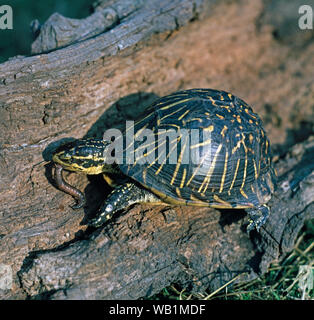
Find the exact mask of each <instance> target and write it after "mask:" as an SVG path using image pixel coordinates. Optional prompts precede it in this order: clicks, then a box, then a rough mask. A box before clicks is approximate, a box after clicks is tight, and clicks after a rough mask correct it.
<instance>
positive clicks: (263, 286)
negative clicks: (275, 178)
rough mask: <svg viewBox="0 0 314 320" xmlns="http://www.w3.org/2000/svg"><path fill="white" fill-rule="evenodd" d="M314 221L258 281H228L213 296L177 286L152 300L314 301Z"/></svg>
mask: <svg viewBox="0 0 314 320" xmlns="http://www.w3.org/2000/svg"><path fill="white" fill-rule="evenodd" d="M313 239H314V221H308V222H307V223H306V224H305V226H304V227H303V229H302V230H301V232H300V234H299V237H298V239H297V241H296V243H295V246H294V248H293V250H292V251H291V252H290V253H289V254H287V256H286V257H285V258H284V259H283V260H282V261H281V262H280V263H274V264H272V265H271V266H270V267H269V269H268V272H267V273H265V274H264V275H263V276H261V277H260V278H257V279H255V280H253V281H250V282H246V283H243V282H242V283H233V282H235V280H236V278H237V277H235V278H233V279H232V280H231V281H229V285H227V286H226V285H224V286H222V287H221V288H219V289H217V290H215V291H214V292H209V291H208V292H203V293H196V294H195V293H191V292H188V291H187V290H186V289H184V288H180V287H179V286H178V285H175V284H174V285H171V286H169V287H167V288H164V289H163V290H162V291H161V292H160V293H158V294H156V295H154V296H153V297H151V299H156V300H203V299H205V300H211V299H220V300H313V299H314V290H313V286H314V241H313Z"/></svg>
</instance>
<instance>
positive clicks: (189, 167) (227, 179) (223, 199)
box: [120, 89, 275, 208]
mask: <svg viewBox="0 0 314 320" xmlns="http://www.w3.org/2000/svg"><path fill="white" fill-rule="evenodd" d="M131 131H133V132H134V141H133V142H132V143H130V144H129V145H128V146H126V148H125V153H124V154H125V155H126V154H127V153H128V152H129V153H128V154H134V159H133V158H132V160H134V161H133V163H130V157H129V158H128V159H129V161H128V163H123V164H121V165H120V169H121V171H122V172H123V173H124V174H125V175H127V176H129V177H131V178H132V179H134V180H135V181H137V182H139V183H140V184H141V185H143V186H144V187H145V188H147V189H149V190H151V191H152V192H154V193H155V194H156V195H157V196H159V197H160V198H161V199H162V200H163V201H164V202H167V203H172V204H186V205H198V206H212V207H217V208H232V207H233V208H249V207H256V206H259V205H261V204H263V203H266V202H267V201H268V200H269V199H270V196H271V193H272V192H273V189H274V183H275V175H274V170H273V168H272V164H271V155H270V146H269V140H268V139H267V137H266V134H265V131H264V129H263V127H262V122H261V120H260V118H259V117H258V115H257V114H255V113H254V112H253V111H252V109H251V107H250V106H248V104H247V103H245V102H244V101H243V100H241V99H240V98H238V97H236V96H234V95H232V94H230V93H227V92H224V91H218V90H211V89H192V90H185V91H179V92H176V93H174V94H171V95H168V96H165V97H163V98H161V99H159V100H157V101H156V102H154V103H153V104H152V105H151V107H150V108H149V109H148V111H147V112H146V114H145V115H144V116H143V117H142V118H141V119H140V120H139V121H137V122H135V124H134V125H133V126H131V127H130V128H127V130H126V131H125V134H129V133H130V132H131ZM133 151H134V152H133ZM132 152H133V153H132ZM132 160H131V162H132Z"/></svg>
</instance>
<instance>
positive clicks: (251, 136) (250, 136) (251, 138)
mask: <svg viewBox="0 0 314 320" xmlns="http://www.w3.org/2000/svg"><path fill="white" fill-rule="evenodd" d="M253 139H254V137H253V135H252V133H250V134H249V141H250V143H251V144H252V143H253Z"/></svg>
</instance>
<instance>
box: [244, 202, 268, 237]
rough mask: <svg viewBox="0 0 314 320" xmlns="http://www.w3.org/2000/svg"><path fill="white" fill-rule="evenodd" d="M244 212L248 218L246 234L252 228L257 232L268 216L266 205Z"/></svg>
mask: <svg viewBox="0 0 314 320" xmlns="http://www.w3.org/2000/svg"><path fill="white" fill-rule="evenodd" d="M246 212H247V213H248V215H249V216H250V219H249V221H250V223H249V225H248V227H247V232H248V233H249V232H250V231H251V230H253V229H254V228H256V230H257V231H259V229H260V227H261V226H262V225H263V224H264V223H265V222H266V220H267V218H268V216H269V207H268V206H267V205H266V204H262V205H260V206H258V207H256V208H252V209H246Z"/></svg>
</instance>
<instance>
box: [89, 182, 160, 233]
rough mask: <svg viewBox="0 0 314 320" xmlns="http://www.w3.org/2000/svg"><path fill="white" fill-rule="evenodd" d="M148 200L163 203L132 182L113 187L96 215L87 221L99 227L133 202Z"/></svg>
mask: <svg viewBox="0 0 314 320" xmlns="http://www.w3.org/2000/svg"><path fill="white" fill-rule="evenodd" d="M140 202H149V203H154V204H163V202H162V201H161V200H160V199H159V198H158V197H157V196H155V195H154V194H153V193H152V192H150V191H149V190H147V189H144V188H142V187H139V186H137V185H136V184H134V183H131V182H129V183H126V184H124V185H121V186H119V187H118V188H116V189H114V190H113V191H112V192H111V193H110V195H109V196H108V198H107V199H106V200H105V202H104V203H103V204H102V206H101V207H100V209H99V212H98V214H97V217H95V218H94V219H92V220H91V221H90V222H89V225H91V226H93V227H99V226H101V225H102V224H104V223H105V222H106V221H108V220H110V219H111V218H112V216H113V215H114V214H115V213H116V212H118V211H120V210H122V209H125V208H127V207H129V206H130V205H132V204H134V203H140Z"/></svg>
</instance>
